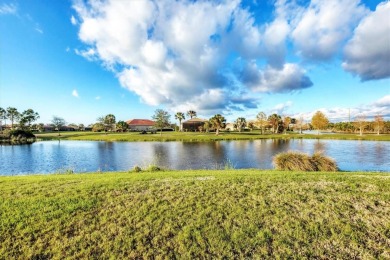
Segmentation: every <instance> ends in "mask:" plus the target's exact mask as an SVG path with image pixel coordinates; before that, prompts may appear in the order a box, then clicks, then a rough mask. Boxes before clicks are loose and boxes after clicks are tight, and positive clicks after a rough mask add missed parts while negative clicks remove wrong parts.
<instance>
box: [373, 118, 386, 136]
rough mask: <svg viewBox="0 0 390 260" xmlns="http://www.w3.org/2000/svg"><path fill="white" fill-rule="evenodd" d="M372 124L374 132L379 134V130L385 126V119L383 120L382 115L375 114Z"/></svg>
mask: <svg viewBox="0 0 390 260" xmlns="http://www.w3.org/2000/svg"><path fill="white" fill-rule="evenodd" d="M374 124H375V129H376V131H377V132H376V133H377V134H378V135H379V134H380V131H381V130H382V129H383V128H384V126H385V121H384V120H383V117H382V116H381V115H377V116H375V118H374Z"/></svg>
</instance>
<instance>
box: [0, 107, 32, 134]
mask: <svg viewBox="0 0 390 260" xmlns="http://www.w3.org/2000/svg"><path fill="white" fill-rule="evenodd" d="M38 119H39V114H38V113H37V112H35V111H34V110H32V109H27V110H25V111H23V112H19V111H18V110H17V109H16V108H14V107H8V108H7V109H4V108H2V107H0V131H2V130H3V122H4V126H6V125H7V120H9V121H10V123H11V129H14V128H15V127H16V126H17V127H18V128H20V129H22V130H31V128H32V123H33V122H35V121H37V120H38Z"/></svg>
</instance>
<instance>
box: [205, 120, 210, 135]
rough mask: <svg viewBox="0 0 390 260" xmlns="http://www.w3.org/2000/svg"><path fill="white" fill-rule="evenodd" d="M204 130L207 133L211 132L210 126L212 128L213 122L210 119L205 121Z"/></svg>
mask: <svg viewBox="0 0 390 260" xmlns="http://www.w3.org/2000/svg"><path fill="white" fill-rule="evenodd" d="M203 127H204V130H205V131H206V133H208V132H210V128H211V123H210V122H209V121H206V122H204V125H203Z"/></svg>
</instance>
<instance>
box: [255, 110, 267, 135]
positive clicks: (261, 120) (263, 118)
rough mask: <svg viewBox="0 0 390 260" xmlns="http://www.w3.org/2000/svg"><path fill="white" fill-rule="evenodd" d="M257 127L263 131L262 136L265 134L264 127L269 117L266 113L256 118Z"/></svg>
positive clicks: (261, 113) (259, 114) (260, 113)
mask: <svg viewBox="0 0 390 260" xmlns="http://www.w3.org/2000/svg"><path fill="white" fill-rule="evenodd" d="M256 120H257V125H258V126H259V127H260V129H261V134H264V127H265V126H266V125H267V115H266V114H265V113H264V112H259V113H258V114H257V116H256Z"/></svg>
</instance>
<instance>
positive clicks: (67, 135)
mask: <svg viewBox="0 0 390 260" xmlns="http://www.w3.org/2000/svg"><path fill="white" fill-rule="evenodd" d="M36 136H37V138H38V139H42V140H52V139H58V138H61V139H64V140H87V141H185V142H197V141H218V140H256V139H337V140H378V141H390V134H382V135H376V134H366V135H363V136H359V135H357V134H322V135H316V134H302V135H301V134H296V133H294V134H264V135H262V134H260V132H257V131H256V132H241V133H239V132H232V133H227V132H222V133H221V134H220V135H218V136H217V135H215V133H200V132H163V133H162V135H161V136H160V133H157V134H140V133H139V132H129V133H108V134H105V133H94V132H62V133H61V136H58V134H57V133H43V134H36Z"/></svg>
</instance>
